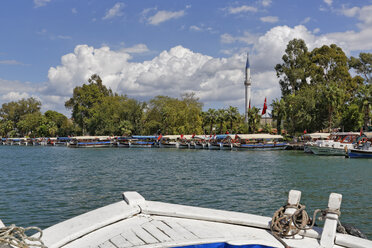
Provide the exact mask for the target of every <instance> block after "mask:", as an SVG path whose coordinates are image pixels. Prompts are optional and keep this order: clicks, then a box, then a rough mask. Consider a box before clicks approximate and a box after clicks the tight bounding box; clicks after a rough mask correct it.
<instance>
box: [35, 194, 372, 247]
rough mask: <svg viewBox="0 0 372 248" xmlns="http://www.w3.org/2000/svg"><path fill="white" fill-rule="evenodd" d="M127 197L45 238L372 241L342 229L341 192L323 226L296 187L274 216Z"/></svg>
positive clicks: (151, 242) (223, 243) (79, 242)
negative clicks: (306, 209)
mask: <svg viewBox="0 0 372 248" xmlns="http://www.w3.org/2000/svg"><path fill="white" fill-rule="evenodd" d="M123 198H124V200H123V201H120V202H117V203H113V204H111V205H108V206H105V207H102V208H99V209H96V210H93V211H91V212H88V213H85V214H82V215H80V216H77V217H74V218H72V219H69V220H66V221H63V222H61V223H58V224H56V225H54V226H51V227H49V228H47V229H45V230H43V231H42V232H43V235H42V237H41V238H40V241H42V242H43V243H44V245H45V246H46V247H49V248H62V247H63V248H84V247H113V248H114V247H194V248H195V247H198V248H201V247H203V248H206V247H229V248H233V247H236V248H238V247H240V248H243V247H244V248H245V247H247V248H248V247H257V248H264V247H265V248H270V247H271V248H273V247H283V246H286V247H297V248H300V247H322V248H351V247H360V248H369V247H372V241H370V240H368V239H362V238H359V237H355V236H351V235H348V234H343V233H337V232H336V229H337V228H336V227H337V224H338V223H341V225H342V222H340V220H339V216H340V205H341V200H342V195H340V194H336V193H331V195H330V197H329V201H328V208H327V209H326V210H323V212H324V219H325V223H324V226H323V228H319V227H314V226H313V225H310V226H308V225H307V224H308V222H307V221H309V222H311V221H310V220H309V219H308V218H307V217H306V216H308V214H307V213H306V214H305V212H304V206H303V205H300V199H301V192H300V191H296V190H291V191H290V192H289V196H288V201H287V205H285V206H284V207H282V208H280V209H279V210H278V211H276V212H275V214H274V216H273V217H272V218H271V217H265V216H260V215H254V214H246V213H239V212H232V211H224V210H215V209H208V208H200V207H192V206H185V205H177V204H169V203H163V202H156V201H148V200H145V199H144V198H143V197H142V196H141V195H140V194H138V193H137V192H124V193H123ZM227 200H228V199H227ZM285 216H287V217H285ZM292 216H293V218H292ZM299 216H301V218H302V222H301V223H296V224H294V223H293V222H292V219H297V218H298V217H299ZM296 217H297V218H296ZM286 225H290V226H291V229H290V230H288V232H286V230H287V229H285V230H284V229H283V230H280V228H285V226H286ZM38 235H39V234H35V235H34V236H33V237H34V238H37V237H38ZM30 247H32V246H30Z"/></svg>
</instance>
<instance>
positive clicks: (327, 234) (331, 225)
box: [320, 193, 342, 248]
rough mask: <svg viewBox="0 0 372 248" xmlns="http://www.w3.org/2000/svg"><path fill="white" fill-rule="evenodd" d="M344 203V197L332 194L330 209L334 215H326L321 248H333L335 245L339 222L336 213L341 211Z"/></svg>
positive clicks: (330, 213) (329, 203)
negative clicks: (342, 202)
mask: <svg viewBox="0 0 372 248" xmlns="http://www.w3.org/2000/svg"><path fill="white" fill-rule="evenodd" d="M341 201H342V195H340V194H336V193H331V194H330V195H329V200H328V209H329V210H330V211H334V213H332V212H329V213H327V215H326V217H325V218H326V220H325V222H324V227H323V232H322V236H321V238H320V247H321V248H332V247H333V246H334V243H335V238H336V228H337V222H338V214H337V213H336V212H338V211H340V207H341Z"/></svg>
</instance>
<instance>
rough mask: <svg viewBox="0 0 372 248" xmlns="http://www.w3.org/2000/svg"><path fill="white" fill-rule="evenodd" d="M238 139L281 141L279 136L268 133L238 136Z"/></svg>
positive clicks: (281, 137)
mask: <svg viewBox="0 0 372 248" xmlns="http://www.w3.org/2000/svg"><path fill="white" fill-rule="evenodd" d="M238 137H239V138H240V139H283V136H281V135H273V134H268V133H255V134H238Z"/></svg>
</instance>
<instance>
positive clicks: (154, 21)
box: [147, 10, 185, 25]
mask: <svg viewBox="0 0 372 248" xmlns="http://www.w3.org/2000/svg"><path fill="white" fill-rule="evenodd" d="M184 15H185V11H184V10H180V11H175V12H172V11H165V10H160V11H158V12H157V13H156V14H155V15H153V16H150V17H149V18H147V22H148V23H149V24H151V25H159V24H160V23H162V22H165V21H169V20H171V19H178V18H181V17H182V16H184Z"/></svg>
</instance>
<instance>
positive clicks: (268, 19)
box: [260, 16, 279, 23]
mask: <svg viewBox="0 0 372 248" xmlns="http://www.w3.org/2000/svg"><path fill="white" fill-rule="evenodd" d="M260 20H261V21H262V22H268V23H276V22H278V21H279V18H278V17H277V16H264V17H261V18H260Z"/></svg>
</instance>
